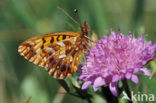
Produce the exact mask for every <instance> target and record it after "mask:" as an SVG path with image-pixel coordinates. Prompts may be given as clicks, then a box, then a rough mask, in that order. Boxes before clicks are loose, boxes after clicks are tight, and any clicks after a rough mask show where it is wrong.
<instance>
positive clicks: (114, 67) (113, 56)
mask: <svg viewBox="0 0 156 103" xmlns="http://www.w3.org/2000/svg"><path fill="white" fill-rule="evenodd" d="M143 38H144V36H143V35H142V36H141V37H138V38H134V37H133V36H132V35H131V34H130V35H129V36H124V35H123V34H122V33H120V34H118V33H115V32H113V31H111V34H110V36H104V37H103V38H101V39H100V40H99V41H97V42H96V43H95V46H94V47H91V49H90V50H89V52H88V55H87V57H86V58H87V61H86V63H84V65H83V66H82V68H81V69H82V73H81V74H80V77H79V80H81V81H85V82H84V83H83V85H82V89H86V88H88V87H89V86H91V85H93V89H94V91H96V90H97V89H98V88H99V87H100V86H103V85H106V84H109V88H110V90H111V92H112V93H113V95H115V96H117V95H118V92H117V87H116V82H117V81H119V80H122V79H124V78H126V79H131V80H132V81H133V82H134V83H138V82H139V80H138V77H137V76H136V73H137V72H141V73H143V74H144V75H147V76H151V73H150V72H149V71H148V70H147V69H146V68H144V65H146V64H147V63H148V62H149V61H151V60H153V59H154V58H155V57H156V56H155V54H154V53H156V43H155V44H152V42H151V41H149V42H144V41H143Z"/></svg>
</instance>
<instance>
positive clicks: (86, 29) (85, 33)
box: [80, 21, 89, 36]
mask: <svg viewBox="0 0 156 103" xmlns="http://www.w3.org/2000/svg"><path fill="white" fill-rule="evenodd" d="M80 28H81V33H82V36H88V34H89V25H88V23H87V22H86V21H85V22H84V24H83V26H80Z"/></svg>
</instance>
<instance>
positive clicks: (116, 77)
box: [112, 75, 120, 82]
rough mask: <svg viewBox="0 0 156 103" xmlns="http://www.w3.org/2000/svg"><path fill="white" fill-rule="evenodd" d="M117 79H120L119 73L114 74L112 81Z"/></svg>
mask: <svg viewBox="0 0 156 103" xmlns="http://www.w3.org/2000/svg"><path fill="white" fill-rule="evenodd" d="M118 80H120V76H119V75H114V76H113V78H112V82H117V81H118Z"/></svg>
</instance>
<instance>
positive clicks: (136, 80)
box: [131, 75, 139, 84]
mask: <svg viewBox="0 0 156 103" xmlns="http://www.w3.org/2000/svg"><path fill="white" fill-rule="evenodd" d="M131 80H132V81H133V82H134V83H136V84H137V83H138V82H139V80H138V77H137V76H136V75H132V78H131Z"/></svg>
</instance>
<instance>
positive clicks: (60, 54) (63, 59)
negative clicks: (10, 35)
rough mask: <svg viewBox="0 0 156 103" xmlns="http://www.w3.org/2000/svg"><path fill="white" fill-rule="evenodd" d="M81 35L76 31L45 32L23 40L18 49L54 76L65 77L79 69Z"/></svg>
mask: <svg viewBox="0 0 156 103" xmlns="http://www.w3.org/2000/svg"><path fill="white" fill-rule="evenodd" d="M79 36H80V34H79V33H75V32H59V33H52V34H45V35H43V36H37V37H34V38H32V39H29V40H27V41H25V42H23V43H22V44H21V45H20V46H19V48H18V51H19V53H20V54H21V55H22V56H24V57H25V58H26V59H27V60H29V61H30V62H33V63H34V64H36V65H38V66H41V67H44V68H45V69H46V70H47V71H48V72H49V74H50V75H52V76H53V77H54V78H58V79H64V78H66V77H69V76H71V75H72V74H73V73H74V72H76V70H77V67H78V64H79V61H80V58H81V53H82V49H80V48H78V47H79V45H80V43H81V38H80V37H79Z"/></svg>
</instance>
